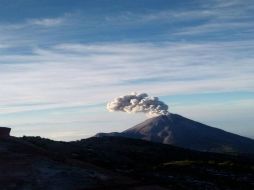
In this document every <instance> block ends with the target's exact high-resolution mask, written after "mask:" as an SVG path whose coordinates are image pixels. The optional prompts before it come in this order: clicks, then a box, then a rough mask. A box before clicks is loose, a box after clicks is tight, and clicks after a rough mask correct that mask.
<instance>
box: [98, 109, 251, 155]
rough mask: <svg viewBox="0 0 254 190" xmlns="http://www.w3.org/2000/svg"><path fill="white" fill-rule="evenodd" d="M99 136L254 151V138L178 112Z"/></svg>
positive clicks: (210, 149) (212, 149)
mask: <svg viewBox="0 0 254 190" xmlns="http://www.w3.org/2000/svg"><path fill="white" fill-rule="evenodd" d="M96 136H97V137H101V136H122V137H128V138H135V139H142V140H148V141H152V142H159V143H164V144H170V145H175V146H179V147H182V148H188V149H193V150H198V151H205V152H207V151H208V152H219V153H236V154H237V153H251V154H254V140H252V139H250V138H246V137H242V136H239V135H236V134H233V133H229V132H226V131H223V130H221V129H218V128H214V127H210V126H207V125H204V124H202V123H199V122H196V121H193V120H190V119H187V118H185V117H182V116H180V115H177V114H170V115H169V116H166V115H161V116H158V117H154V118H150V119H147V120H146V121H144V122H143V123H140V124H138V125H136V126H134V127H132V128H130V129H128V130H126V131H123V132H121V133H108V134H107V133H99V134H97V135H96Z"/></svg>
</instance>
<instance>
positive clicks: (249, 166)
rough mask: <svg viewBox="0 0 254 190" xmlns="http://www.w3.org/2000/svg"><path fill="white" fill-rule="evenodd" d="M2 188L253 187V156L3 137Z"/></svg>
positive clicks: (116, 140)
mask: <svg viewBox="0 0 254 190" xmlns="http://www.w3.org/2000/svg"><path fill="white" fill-rule="evenodd" d="M0 189H1V190H2V189H3V190H12V189H13V190H14V189H17V190H30V189H31V190H33V189H42V190H47V189H48V190H76V189H77V190H82V189H88V190H96V189H97V190H99V189H104V190H107V189H115V190H119V189H122V190H166V189H168V190H175V189H188V190H192V189H193V190H199V189H200V190H203V189H235V190H236V189H237V190H238V189H254V157H253V155H238V156H232V155H224V154H216V153H208V152H207V153H205V152H198V151H192V150H187V149H182V148H178V147H174V146H171V145H165V144H160V143H152V142H148V141H143V140H137V139H128V138H123V137H101V138H96V137H93V138H89V139H84V140H80V141H74V142H59V141H52V140H49V139H44V138H41V137H23V138H15V137H9V138H2V139H0Z"/></svg>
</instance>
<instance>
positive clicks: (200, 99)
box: [0, 0, 254, 140]
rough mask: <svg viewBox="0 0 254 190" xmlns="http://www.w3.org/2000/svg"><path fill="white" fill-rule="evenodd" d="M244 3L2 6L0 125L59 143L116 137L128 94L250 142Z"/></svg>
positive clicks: (247, 2)
mask: <svg viewBox="0 0 254 190" xmlns="http://www.w3.org/2000/svg"><path fill="white" fill-rule="evenodd" d="M253 17H254V2H253V1H251V0H232V1H226V0H208V1H202V0H192V1H188V0H183V1H177V0H171V1H168V0H137V1H127V0H86V1H82V0H76V1H71V0H54V1H49V0H45V1H36V0H14V1H11V2H10V1H7V0H0V81H1V82H0V88H1V93H0V126H6V127H11V128H12V132H11V134H12V135H14V136H23V135H27V136H29V135H33V136H42V137H47V138H51V139H57V140H75V139H81V138H87V137H90V136H93V135H95V134H96V133H98V132H113V131H122V130H125V129H127V128H129V127H132V126H134V125H136V124H138V123H140V122H142V121H144V120H145V119H147V117H146V115H145V114H142V113H138V114H126V113H121V112H113V113H111V112H108V111H107V109H106V105H107V103H108V102H109V101H111V100H112V99H114V98H115V97H118V96H122V95H125V94H129V93H131V92H138V93H148V94H149V95H150V96H156V97H159V99H160V100H162V101H163V102H164V103H166V104H167V105H168V106H169V112H171V113H177V114H180V115H182V116H184V117H188V118H190V119H193V120H196V121H198V122H202V123H204V124H207V125H210V126H213V127H217V128H220V129H223V130H226V131H229V132H232V133H236V134H239V135H242V136H246V137H250V138H254V127H253V123H254V117H253V114H254V31H253V29H254V21H253Z"/></svg>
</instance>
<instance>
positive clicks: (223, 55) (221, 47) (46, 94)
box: [0, 41, 254, 114]
mask: <svg viewBox="0 0 254 190" xmlns="http://www.w3.org/2000/svg"><path fill="white" fill-rule="evenodd" d="M246 47H247V49H248V50H246ZM252 48H253V42H252V41H241V42H221V43H210V44H205V43H199V44H195V43H193V44H191V43H182V44H174V43H164V44H151V43H148V44H146V43H144V44H141V43H139V44H135V43H134V44H130V43H127V44H123V43H116V44H114V43H113V44H96V45H85V44H62V45H61V44H60V45H57V46H54V47H51V48H48V49H35V50H34V53H33V54H30V55H29V54H28V55H15V54H13V55H5V56H0V62H1V63H11V64H1V65H0V80H1V83H0V88H1V89H3V90H2V93H1V94H0V105H1V107H2V109H1V111H0V112H1V113H2V114H4V113H12V112H22V111H29V110H44V109H55V108H63V107H75V106H82V105H90V104H97V103H104V102H107V101H108V100H110V99H112V98H113V97H115V96H118V95H121V94H124V93H129V92H132V91H137V92H142V91H145V92H148V93H149V94H151V95H154V96H160V95H173V94H183V93H184V94H188V93H189V94H191V93H204V92H218V91H221V92H224V91H253V89H254V76H253V72H254V67H253V64H252V63H253V60H254V57H253V54H252V53H251V51H249V50H250V49H252Z"/></svg>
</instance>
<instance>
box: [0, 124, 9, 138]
mask: <svg viewBox="0 0 254 190" xmlns="http://www.w3.org/2000/svg"><path fill="white" fill-rule="evenodd" d="M10 132H11V128H8V127H0V138H8V137H10Z"/></svg>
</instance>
